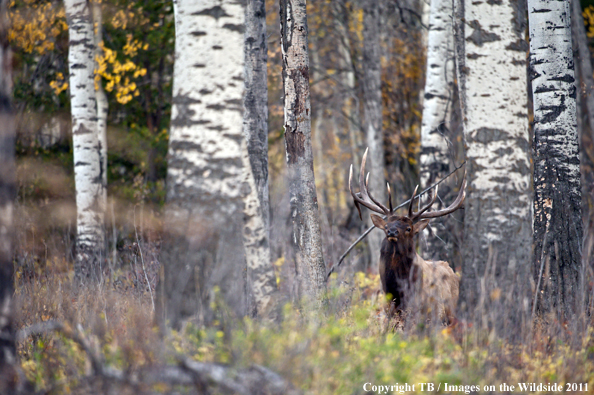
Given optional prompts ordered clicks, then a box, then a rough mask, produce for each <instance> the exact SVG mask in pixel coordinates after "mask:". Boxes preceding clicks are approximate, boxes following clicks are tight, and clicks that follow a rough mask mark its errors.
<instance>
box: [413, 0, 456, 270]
mask: <svg viewBox="0 0 594 395" xmlns="http://www.w3.org/2000/svg"><path fill="white" fill-rule="evenodd" d="M452 18H453V3H452V1H449V0H432V1H431V12H430V20H429V33H428V37H427V72H426V76H425V95H424V96H425V97H424V100H423V122H422V125H421V155H420V158H419V162H420V169H419V173H420V179H421V185H423V186H428V185H431V184H433V183H434V182H435V181H436V180H438V179H440V178H442V177H443V176H445V175H446V174H447V173H449V169H450V159H449V155H448V152H449V150H450V147H449V144H451V142H450V141H449V138H450V120H451V117H452V106H453V96H454V32H453V28H452ZM443 190H445V191H447V189H442V191H443ZM436 203H440V202H436ZM435 208H436V209H439V208H440V207H439V206H438V205H436V206H435ZM442 221H443V220H442ZM442 221H437V220H436V221H433V222H432V223H431V231H430V232H429V231H428V230H426V231H425V233H426V248H424V250H426V255H427V256H426V258H429V259H446V258H447V254H448V250H451V243H449V245H446V244H444V242H443V241H442V240H443V239H444V237H445V238H446V239H447V235H445V234H444V232H443V225H442V223H441V222H442ZM436 236H437V237H439V239H438V238H437V237H436ZM440 236H441V237H440ZM440 239H441V240H440ZM424 247H425V246H424Z"/></svg>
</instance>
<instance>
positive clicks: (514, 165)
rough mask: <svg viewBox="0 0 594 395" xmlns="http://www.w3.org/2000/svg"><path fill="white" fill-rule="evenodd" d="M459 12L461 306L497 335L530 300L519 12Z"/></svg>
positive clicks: (515, 5)
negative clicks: (462, 152) (463, 182)
mask: <svg viewBox="0 0 594 395" xmlns="http://www.w3.org/2000/svg"><path fill="white" fill-rule="evenodd" d="M463 7H464V45H465V48H464V51H465V52H464V54H463V55H461V56H459V58H462V59H463V61H464V62H465V64H464V65H463V67H460V66H459V67H460V72H459V74H458V76H459V78H460V85H459V86H460V95H461V101H462V103H463V106H462V107H463V119H464V135H465V141H466V161H467V162H466V170H467V171H466V178H467V196H466V201H465V203H464V204H465V212H464V234H465V241H464V244H465V245H464V250H463V260H464V262H463V266H462V297H461V301H462V303H463V305H464V306H466V308H467V312H469V313H470V314H471V315H473V316H475V317H476V318H477V319H478V317H479V316H482V317H484V320H483V321H481V322H485V323H487V324H488V325H494V326H496V327H497V328H498V330H500V329H503V328H505V327H506V326H509V325H520V324H522V322H524V323H525V321H522V320H523V318H525V317H526V313H528V312H529V306H530V297H531V292H530V291H531V290H530V287H529V286H528V285H529V283H528V282H527V280H528V278H529V272H530V270H529V267H530V266H529V262H530V259H531V254H532V237H531V236H532V229H531V223H532V210H531V205H532V199H531V185H530V152H529V149H530V147H529V136H528V114H527V108H526V102H527V93H526V84H527V81H526V78H527V77H526V49H527V43H526V41H525V39H524V35H525V22H524V21H525V19H524V15H525V8H524V3H523V2H522V1H519V0H518V1H516V0H514V1H511V2H499V1H492V2H473V1H471V0H466V1H464V3H463ZM457 49H459V48H457ZM487 268H489V269H490V270H487ZM464 306H463V307H464ZM475 309H477V310H475ZM486 312H492V314H486ZM497 312H505V314H504V315H501V314H500V315H497ZM518 333H519V332H518Z"/></svg>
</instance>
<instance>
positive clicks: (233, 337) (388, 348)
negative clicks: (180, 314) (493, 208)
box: [16, 272, 594, 394]
mask: <svg viewBox="0 0 594 395" xmlns="http://www.w3.org/2000/svg"><path fill="white" fill-rule="evenodd" d="M374 280H375V279H374V278H370V277H369V276H365V275H364V274H362V273H361V274H358V275H357V278H356V282H355V285H354V286H353V287H350V288H345V287H340V286H338V285H337V284H333V285H332V286H331V289H332V290H333V291H332V295H331V297H330V299H331V306H332V307H331V309H330V312H329V313H328V314H327V315H325V316H324V317H322V318H319V317H318V318H317V319H308V317H304V312H303V310H297V309H295V308H294V307H293V306H292V305H290V304H288V305H286V306H285V307H284V314H283V316H284V319H283V320H282V321H281V322H280V323H263V322H259V321H255V320H251V319H249V318H244V319H236V318H234V317H233V316H232V315H231V313H229V311H228V310H227V309H226V308H225V306H223V305H222V304H221V303H220V302H217V304H216V306H213V307H214V309H215V311H216V318H215V320H214V321H213V323H212V325H210V326H208V327H205V326H203V327H198V326H195V325H193V324H187V325H186V326H185V327H183V328H182V329H181V330H180V331H171V332H170V333H168V334H166V335H165V336H163V337H161V336H160V335H159V333H158V331H157V329H156V328H154V327H153V316H152V315H153V313H152V305H151V301H150V296H149V294H148V292H146V291H145V290H144V289H143V290H138V289H134V288H128V289H126V290H124V289H121V288H118V287H113V286H111V285H108V284H107V285H104V286H103V287H98V288H88V289H84V290H82V291H81V290H75V289H72V288H71V287H70V285H69V284H70V280H69V276H68V272H65V273H64V274H62V275H57V274H56V275H54V276H52V277H49V278H37V279H34V280H27V281H25V280H21V281H20V284H19V286H18V287H17V293H16V301H17V303H18V305H19V306H20V309H19V311H20V314H19V315H18V317H17V318H18V325H19V326H20V327H26V326H27V325H30V324H33V323H35V322H39V321H48V320H58V321H60V322H65V323H67V324H68V325H70V326H72V327H79V328H81V329H82V334H83V336H84V337H85V338H86V339H87V341H88V343H89V345H90V346H89V347H90V348H91V349H92V350H94V352H96V353H97V355H99V356H100V358H101V359H102V361H103V363H104V364H105V365H107V366H110V367H113V368H117V369H120V370H122V371H126V372H134V371H137V370H139V369H142V368H143V367H147V366H162V365H166V364H169V365H171V364H175V363H176V360H177V359H178V358H179V356H181V355H183V356H187V357H189V358H191V359H193V360H196V361H203V362H214V363H220V364H225V365H228V366H230V367H232V368H233V369H242V368H248V367H249V366H252V365H254V364H256V365H262V366H265V367H268V368H270V369H271V370H273V371H275V372H277V373H279V374H280V375H281V376H282V377H284V378H285V379H287V380H289V381H290V382H291V383H292V385H293V386H294V387H295V388H297V389H299V390H301V391H303V392H304V393H308V394H356V393H365V390H364V389H363V386H364V385H366V383H369V384H368V385H367V386H366V389H370V388H372V386H376V387H375V388H376V390H377V391H376V392H375V393H381V391H384V390H386V391H388V392H384V393H402V392H400V391H402V390H404V389H406V387H399V386H401V385H405V384H408V385H409V387H408V388H409V389H411V390H412V388H413V387H412V386H413V385H414V391H412V392H416V393H420V392H422V391H421V385H420V384H421V383H433V384H434V385H435V387H434V389H435V391H434V392H436V393H452V392H454V391H451V386H452V385H454V386H462V387H455V388H456V389H461V391H459V392H460V393H469V392H470V389H471V387H469V386H479V387H480V391H479V392H481V393H482V392H486V393H488V392H492V393H495V392H497V393H499V392H501V391H500V385H501V384H503V383H506V384H507V385H515V386H516V390H515V391H514V392H518V389H517V388H518V387H517V386H518V383H536V384H537V385H538V384H539V383H542V384H546V383H559V384H560V385H561V386H563V388H564V389H565V387H566V386H567V384H570V389H571V383H576V385H578V386H579V385H580V384H581V385H582V389H584V390H583V391H582V392H583V393H586V391H585V385H586V384H587V389H588V391H587V393H594V330H593V326H592V322H590V323H589V325H588V329H587V330H586V332H585V333H582V334H579V335H578V334H576V335H577V336H573V337H572V338H571V339H562V338H558V339H556V338H555V337H554V336H551V335H550V334H548V333H551V332H550V328H545V327H543V326H542V325H540V326H539V325H537V326H535V329H534V330H533V331H532V334H531V338H530V340H526V341H524V342H523V343H520V344H510V343H508V342H506V341H505V340H503V339H501V338H499V337H497V336H493V335H492V334H484V333H479V331H478V330H475V329H473V328H468V327H464V326H463V325H461V324H460V325H458V326H457V327H443V326H435V327H432V329H431V330H419V327H418V326H417V327H412V328H409V329H408V330H405V331H403V330H393V329H392V327H393V326H394V323H393V322H392V321H388V320H387V319H386V318H385V315H384V314H382V309H381V307H380V306H379V304H378V302H377V301H374V299H373V298H370V297H369V295H373V294H374V293H373V292H372V289H373V287H374V286H375V285H374V284H376V282H375V281H374ZM217 300H218V299H217ZM349 300H350V302H348V301H349ZM345 301H346V302H345ZM345 303H346V304H348V305H346V304H345ZM462 328H464V329H462ZM479 339H480V340H479ZM576 339H579V344H577V345H576ZM18 352H19V355H20V358H21V364H22V367H23V370H24V371H25V373H26V375H27V377H28V378H29V379H30V380H31V381H33V382H34V383H35V385H36V387H37V389H38V390H41V391H44V392H45V393H50V394H62V393H88V391H91V392H93V389H97V388H101V387H98V384H97V383H96V382H95V381H92V380H90V379H89V377H92V370H93V369H92V364H91V361H90V360H89V358H88V356H87V355H86V353H85V352H84V351H83V349H82V348H81V346H80V344H79V343H77V342H76V341H73V340H72V339H71V338H69V337H67V336H64V335H63V334H61V333H59V332H49V333H44V334H41V335H33V336H30V337H28V338H27V339H26V340H25V341H23V342H21V343H19V345H18ZM445 383H447V384H448V386H450V387H448V388H449V389H450V391H448V392H446V391H445ZM427 385H428V384H427ZM427 385H424V386H423V388H424V389H427V388H428V387H427ZM379 386H390V387H389V388H388V387H385V388H384V387H379ZM392 386H394V387H392ZM438 386H439V387H438ZM486 386H494V387H493V388H494V389H495V390H494V391H491V389H493V388H490V387H486ZM118 388H119V391H123V392H120V393H127V391H132V390H133V389H132V388H129V387H126V386H123V387H121V388H120V387H118ZM438 388H439V390H438ZM576 388H579V387H576ZM537 389H538V388H537ZM136 390H138V389H136ZM212 390H213V393H219V391H220V389H219V388H217V387H213V388H212ZM392 390H394V391H392ZM142 391H147V392H150V393H170V392H174V391H182V393H195V391H197V389H196V388H193V387H179V388H178V387H175V386H171V385H169V384H165V383H163V384H157V385H152V386H151V387H150V388H142ZM198 391H199V390H198ZM378 391H379V392H378ZM133 392H134V391H133ZM199 392H200V391H199ZM547 392H548V391H534V392H531V393H547Z"/></svg>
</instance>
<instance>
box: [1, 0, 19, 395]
mask: <svg viewBox="0 0 594 395" xmlns="http://www.w3.org/2000/svg"><path fill="white" fill-rule="evenodd" d="M7 8H8V4H7V1H5V0H4V1H0V392H1V393H14V392H16V391H17V388H16V387H15V385H16V384H17V381H18V380H17V371H16V366H17V364H18V361H17V354H16V341H15V328H14V318H13V314H14V302H13V300H12V294H13V293H14V287H13V281H14V279H13V264H12V249H13V237H14V234H13V227H12V217H13V212H14V199H15V197H16V177H15V174H16V169H15V161H14V144H15V124H14V115H13V109H12V55H11V50H10V46H9V42H8V13H7V11H8V9H7Z"/></svg>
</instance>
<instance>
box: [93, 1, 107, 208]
mask: <svg viewBox="0 0 594 395" xmlns="http://www.w3.org/2000/svg"><path fill="white" fill-rule="evenodd" d="M92 4H93V24H94V25H95V31H94V32H95V57H96V58H97V57H99V56H101V54H102V52H103V51H102V50H101V47H100V44H101V43H102V42H103V15H102V14H101V12H102V10H101V3H99V2H97V1H93V3H92ZM94 77H95V76H94ZM97 77H98V76H97ZM95 82H96V83H95V85H96V88H97V89H95V94H96V99H97V136H98V138H99V146H100V155H101V158H100V159H101V175H102V176H103V177H102V181H103V194H104V195H105V197H104V199H105V202H106V203H107V113H108V110H109V102H108V101H107V95H106V94H105V90H104V89H103V83H102V82H101V78H100V77H99V78H97V80H96V81H95Z"/></svg>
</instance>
